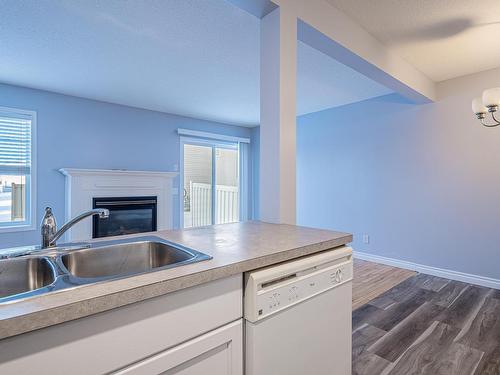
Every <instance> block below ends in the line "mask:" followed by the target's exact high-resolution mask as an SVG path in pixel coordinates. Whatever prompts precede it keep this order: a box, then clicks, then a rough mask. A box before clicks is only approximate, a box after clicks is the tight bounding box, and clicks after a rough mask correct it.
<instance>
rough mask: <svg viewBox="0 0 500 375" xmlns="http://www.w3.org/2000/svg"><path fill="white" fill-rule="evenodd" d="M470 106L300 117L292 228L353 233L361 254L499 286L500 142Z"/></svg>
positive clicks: (449, 103)
mask: <svg viewBox="0 0 500 375" xmlns="http://www.w3.org/2000/svg"><path fill="white" fill-rule="evenodd" d="M477 92H481V91H479V90H478V91H477ZM473 96H474V93H473V92H471V90H464V92H462V93H459V94H458V93H453V94H452V95H451V96H449V97H447V98H445V99H442V100H440V101H439V102H437V103H432V104H426V105H413V104H410V103H408V102H406V101H405V100H404V99H402V98H401V97H399V96H397V95H389V96H385V97H380V98H376V99H371V100H367V101H364V102H360V103H356V104H352V105H346V106H343V107H339V108H335V109H330V110H326V111H323V112H317V113H314V114H310V115H306V116H303V117H300V118H299V119H298V130H297V163H298V165H297V176H298V177H297V207H298V208H297V217H298V223H299V224H301V225H307V226H313V227H321V228H331V229H336V230H341V231H347V232H351V233H354V244H353V247H354V248H355V250H358V251H363V252H367V253H372V254H375V255H380V256H385V257H390V258H395V259H399V260H406V261H411V262H414V263H419V264H424V265H428V266H433V267H438V268H444V269H450V270H455V271H461V272H466V273H470V274H475V275H481V276H486V277H493V278H497V279H500V268H499V267H498V264H499V261H500V251H499V249H500V247H499V244H500V230H499V228H500V210H499V207H500V174H499V166H500V152H499V150H500V136H499V135H498V134H500V133H498V132H494V131H493V132H492V131H491V130H492V129H486V128H484V127H482V126H480V125H479V124H478V122H477V120H476V119H475V117H474V116H473V115H472V113H471V112H470V98H472V97H473ZM363 234H368V235H369V236H370V242H369V243H368V244H365V243H363V241H362V235H363Z"/></svg>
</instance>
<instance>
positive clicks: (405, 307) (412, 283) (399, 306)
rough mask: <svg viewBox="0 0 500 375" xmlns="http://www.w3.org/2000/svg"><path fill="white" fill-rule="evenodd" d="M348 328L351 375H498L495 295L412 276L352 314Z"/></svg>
mask: <svg viewBox="0 0 500 375" xmlns="http://www.w3.org/2000/svg"><path fill="white" fill-rule="evenodd" d="M366 263H369V262H366ZM359 265H360V263H359V261H356V265H355V274H354V275H355V279H356V278H363V273H362V272H361V271H360V268H359V267H358V266H359ZM363 266H364V267H368V266H370V267H371V268H372V269H374V268H376V267H377V266H380V265H377V264H375V263H372V264H370V265H367V264H364V265H363ZM382 267H386V266H382ZM356 268H357V271H356ZM361 270H362V269H361ZM373 272H374V271H373ZM375 283H378V282H377V281H375ZM382 283H383V281H382ZM361 284H362V282H359V281H356V280H355V282H354V287H353V295H357V296H358V297H357V298H358V300H362V297H361V292H360V291H359V290H358V291H356V288H357V286H359V285H361ZM380 289H383V286H381V285H379V288H378V290H380ZM366 298H368V297H366ZM353 304H354V302H353ZM352 323H353V335H352V341H353V372H352V373H353V374H358V375H378V374H384V375H412V374H422V375H423V374H426V375H455V374H459V375H462V374H463V375H494V374H498V375H500V290H495V289H490V288H484V287H480V286H476V285H471V284H466V283H462V282H458V281H452V280H448V279H443V278H439V277H435V276H429V275H424V274H414V275H413V276H411V277H409V278H406V279H405V280H404V281H402V282H400V283H399V284H397V285H396V286H394V287H391V288H386V290H385V291H382V292H381V293H378V295H377V296H376V297H375V298H373V299H371V300H369V301H368V303H366V304H364V305H362V306H360V307H358V308H356V309H354V311H353V318H352Z"/></svg>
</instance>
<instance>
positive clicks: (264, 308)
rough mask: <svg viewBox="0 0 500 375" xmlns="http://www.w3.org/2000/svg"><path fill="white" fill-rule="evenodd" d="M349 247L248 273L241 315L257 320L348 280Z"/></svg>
mask: <svg viewBox="0 0 500 375" xmlns="http://www.w3.org/2000/svg"><path fill="white" fill-rule="evenodd" d="M352 276H353V267H352V249H351V248H349V247H343V248H340V249H334V250H331V251H327V252H324V253H320V254H317V255H312V256H309V257H305V258H301V259H298V260H294V261H291V262H288V263H283V264H280V265H277V266H274V267H269V268H265V269H263V270H258V271H254V272H250V273H248V274H247V275H246V277H245V280H246V286H245V298H244V300H245V304H244V305H245V306H244V308H245V314H244V315H245V318H246V319H247V320H249V321H251V322H255V321H258V320H260V319H263V318H265V317H267V316H269V315H272V314H274V313H276V312H278V311H281V310H283V309H286V308H288V307H290V306H293V305H295V304H297V303H300V302H301V301H304V300H306V299H309V298H312V297H314V296H315V295H318V294H320V293H323V292H325V291H327V290H329V289H332V288H335V287H337V286H339V285H341V284H344V283H347V282H349V281H351V280H352Z"/></svg>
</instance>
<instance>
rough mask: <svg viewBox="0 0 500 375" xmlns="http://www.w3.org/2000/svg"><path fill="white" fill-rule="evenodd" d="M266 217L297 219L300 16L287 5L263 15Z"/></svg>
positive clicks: (262, 125)
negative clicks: (298, 25) (298, 35)
mask: <svg viewBox="0 0 500 375" xmlns="http://www.w3.org/2000/svg"><path fill="white" fill-rule="evenodd" d="M260 38H261V47H260V48H261V50H260V59H261V63H260V64H261V65H260V69H261V72H260V218H261V220H262V221H267V222H272V223H286V224H295V222H296V86H297V85H296V80H297V18H296V16H295V13H294V12H292V11H291V10H290V9H287V8H286V7H285V6H282V7H280V8H278V9H276V10H274V11H273V12H271V13H269V14H268V15H267V16H265V17H264V18H262V19H261V37H260Z"/></svg>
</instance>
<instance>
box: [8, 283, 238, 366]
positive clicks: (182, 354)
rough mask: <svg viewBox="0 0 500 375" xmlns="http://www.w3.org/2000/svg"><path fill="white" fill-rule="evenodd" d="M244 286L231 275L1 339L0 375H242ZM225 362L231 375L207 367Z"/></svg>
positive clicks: (221, 364)
mask: <svg viewBox="0 0 500 375" xmlns="http://www.w3.org/2000/svg"><path fill="white" fill-rule="evenodd" d="M242 285H243V282H242V275H241V274H240V275H234V276H231V277H228V278H225V279H220V280H215V281H211V282H208V283H204V284H201V285H198V286H195V287H191V288H186V289H183V290H179V291H176V292H173V293H170V294H166V295H163V296H160V297H157V298H152V299H149V300H146V301H143V302H140V303H134V304H131V305H127V306H124V307H121V308H117V309H114V310H110V311H106V312H103V313H100V314H96V315H91V316H89V317H86V318H82V319H77V320H73V321H69V322H66V323H63V324H58V325H55V326H52V327H48V328H44V329H40V330H38V331H33V332H30V333H26V334H23V335H19V336H14V337H11V338H7V339H4V340H0V374H1V375H31V374H33V373H37V374H38V375H67V374H71V375H98V374H109V373H112V372H113V371H119V370H120V371H125V369H129V366H131V365H132V364H134V365H136V364H143V365H144V367H143V368H142V369H141V368H140V367H139V368H138V369H137V371H138V372H130V373H131V374H135V373H137V374H161V373H164V374H179V375H180V374H182V375H184V374H189V375H191V374H198V373H205V374H206V375H211V374H213V375H224V374H241V372H237V371H236V370H235V369H238V368H239V367H240V365H239V364H238V361H241V358H240V354H239V352H240V351H241V349H238V348H241V345H242V343H241V342H240V341H241V332H240V333H236V331H237V330H239V328H237V326H238V325H241V323H240V322H239V321H240V320H241V318H242V316H243V306H242V304H243V297H242ZM110 298H111V297H110ZM233 322H236V323H233ZM221 327H222V328H221ZM238 335H239V336H238ZM236 341H238V342H236ZM238 345H239V346H238ZM153 359H157V360H153ZM224 361H225V362H224ZM150 362H151V363H150ZM223 363H226V364H227V366H228V367H227V368H226V367H224V369H226V372H218V371H216V372H214V371H211V370H205V369H206V368H207V369H211V368H217V367H216V366H224V365H223ZM40 364H43V365H40ZM150 366H153V367H150ZM176 366H177V367H176ZM231 366H232V367H231ZM157 367H159V368H161V369H162V371H158V372H155V371H153V370H151V371H150V370H149V369H150V368H151V369H153V368H157ZM132 368H133V367H130V369H132ZM130 371H132V370H130ZM183 371H187V372H183ZM196 371H199V372H196Z"/></svg>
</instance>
